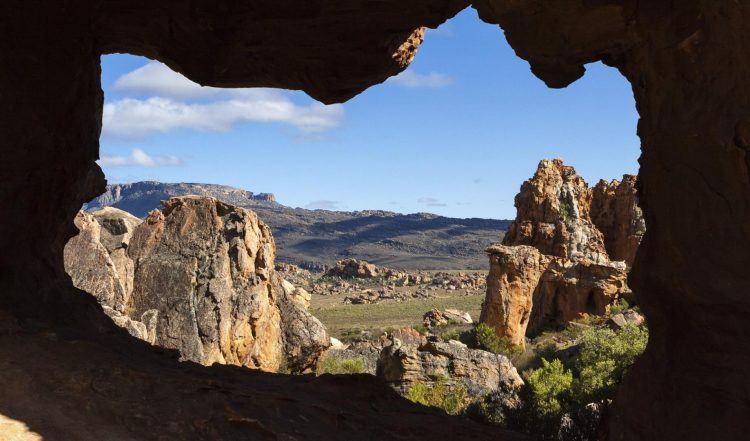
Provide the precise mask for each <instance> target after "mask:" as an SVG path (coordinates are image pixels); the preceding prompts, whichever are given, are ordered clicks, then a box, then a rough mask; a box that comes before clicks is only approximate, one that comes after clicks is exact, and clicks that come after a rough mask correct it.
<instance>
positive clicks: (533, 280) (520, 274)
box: [479, 245, 550, 347]
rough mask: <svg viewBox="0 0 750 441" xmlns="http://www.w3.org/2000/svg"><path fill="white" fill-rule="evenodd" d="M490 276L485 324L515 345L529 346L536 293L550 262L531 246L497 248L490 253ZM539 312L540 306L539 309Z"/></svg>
mask: <svg viewBox="0 0 750 441" xmlns="http://www.w3.org/2000/svg"><path fill="white" fill-rule="evenodd" d="M487 254H488V255H489V257H490V272H489V274H488V275H487V295H486V296H485V300H484V303H483V304H482V313H481V316H480V317H479V321H480V322H481V323H486V324H487V325H489V326H490V327H492V328H493V329H494V330H495V332H496V333H497V334H498V335H499V336H501V337H507V338H508V339H509V340H510V342H511V343H513V344H515V345H518V346H521V347H524V346H525V345H526V328H527V327H528V325H529V319H530V318H531V313H532V309H533V306H534V293H535V292H536V289H537V286H538V285H539V281H540V279H541V277H542V274H544V272H545V271H547V267H548V266H549V263H550V258H549V257H547V256H545V255H543V254H542V253H540V252H539V250H537V249H536V248H534V247H531V246H524V245H521V246H514V247H509V246H504V245H493V246H491V247H490V248H488V249H487ZM537 308H538V306H537Z"/></svg>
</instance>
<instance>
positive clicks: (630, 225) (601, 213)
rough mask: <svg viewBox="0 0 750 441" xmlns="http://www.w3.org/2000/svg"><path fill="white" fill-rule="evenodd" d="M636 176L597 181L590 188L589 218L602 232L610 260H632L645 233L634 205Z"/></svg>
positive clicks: (630, 263) (635, 201) (635, 204)
mask: <svg viewBox="0 0 750 441" xmlns="http://www.w3.org/2000/svg"><path fill="white" fill-rule="evenodd" d="M636 180H637V177H636V176H633V175H624V176H623V177H622V181H618V180H616V179H615V180H612V181H605V180H601V181H599V183H598V184H596V186H594V188H593V190H592V191H593V197H592V200H591V220H592V221H593V222H594V224H595V225H596V227H597V228H598V229H599V231H601V232H602V234H603V235H604V245H605V246H606V248H607V254H609V258H610V259H612V260H618V261H620V260H621V261H625V263H626V264H627V265H628V266H631V265H632V264H633V261H634V260H635V252H636V251H637V250H638V246H639V245H640V244H641V240H642V239H643V235H644V234H645V233H646V221H645V220H644V219H643V211H642V210H641V207H640V206H639V205H638V195H637V192H636V188H635V183H636Z"/></svg>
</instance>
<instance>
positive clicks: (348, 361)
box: [318, 355, 365, 375]
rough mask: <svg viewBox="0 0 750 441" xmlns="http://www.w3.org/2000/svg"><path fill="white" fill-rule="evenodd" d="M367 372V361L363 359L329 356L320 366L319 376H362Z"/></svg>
mask: <svg viewBox="0 0 750 441" xmlns="http://www.w3.org/2000/svg"><path fill="white" fill-rule="evenodd" d="M364 372H365V361H364V360H362V359H361V358H343V357H337V356H335V355H329V356H328V357H326V358H324V359H323V361H321V362H320V364H319V365H318V375H323V374H333V375H340V374H361V373H364Z"/></svg>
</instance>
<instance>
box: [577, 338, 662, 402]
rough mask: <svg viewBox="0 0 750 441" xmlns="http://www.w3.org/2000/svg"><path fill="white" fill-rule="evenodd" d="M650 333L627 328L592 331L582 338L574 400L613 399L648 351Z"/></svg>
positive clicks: (594, 400) (595, 400)
mask: <svg viewBox="0 0 750 441" xmlns="http://www.w3.org/2000/svg"><path fill="white" fill-rule="evenodd" d="M647 342H648V330H647V329H646V328H645V327H637V326H632V325H630V326H625V327H624V328H622V329H621V330H619V331H617V332H615V331H613V330H611V329H608V328H598V329H588V330H586V331H584V332H583V335H582V336H581V339H580V345H581V352H580V354H579V355H578V357H576V358H575V359H574V360H573V361H572V368H573V370H574V372H575V373H576V376H577V379H576V384H575V385H574V386H575V387H574V391H573V392H574V398H575V400H576V402H577V403H578V404H579V405H586V404H588V403H592V402H598V401H601V400H604V399H606V398H612V397H613V396H614V394H615V391H616V389H617V386H618V385H619V384H620V383H621V382H622V379H623V377H624V376H625V373H626V372H627V370H628V368H629V367H630V366H631V365H632V364H633V363H634V362H635V360H636V358H638V356H640V355H641V354H642V353H643V351H644V350H645V349H646V343H647Z"/></svg>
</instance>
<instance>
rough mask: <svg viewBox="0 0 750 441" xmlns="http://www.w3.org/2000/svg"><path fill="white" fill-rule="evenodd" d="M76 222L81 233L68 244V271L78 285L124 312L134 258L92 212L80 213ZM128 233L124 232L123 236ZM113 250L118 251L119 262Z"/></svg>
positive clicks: (113, 307)
mask: <svg viewBox="0 0 750 441" xmlns="http://www.w3.org/2000/svg"><path fill="white" fill-rule="evenodd" d="M75 225H76V227H77V228H78V230H79V231H80V233H79V234H78V235H77V236H75V237H73V238H72V239H71V240H70V241H69V242H68V244H67V245H66V246H65V270H66V271H67V272H68V274H70V277H71V278H72V279H73V284H74V285H75V286H76V287H78V288H80V289H82V290H84V291H86V292H88V293H91V294H92V295H93V296H94V297H96V299H97V300H98V301H99V303H101V304H102V305H107V306H109V307H110V308H112V309H114V310H116V311H119V312H123V311H124V310H125V305H126V303H127V300H128V298H129V296H130V292H131V291H132V278H133V265H132V261H130V259H129V258H128V257H127V256H126V255H125V250H124V249H123V248H121V247H116V245H115V242H116V240H114V238H113V237H112V235H111V234H110V233H109V231H108V230H106V229H104V228H102V227H101V225H100V224H99V222H98V221H97V219H96V218H95V217H94V216H92V215H91V214H89V213H84V212H80V213H78V215H77V216H76V219H75ZM127 234H128V232H127V231H125V232H123V236H125V235H127ZM104 243H107V244H108V245H110V246H111V250H112V251H110V249H108V248H107V247H105V245H104ZM120 251H122V252H120ZM111 253H114V254H115V258H116V259H117V262H118V265H116V264H115V261H114V259H113V258H112V254H111Z"/></svg>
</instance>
